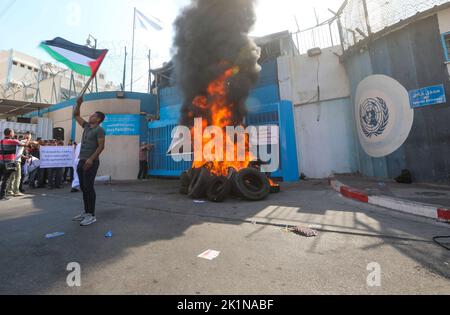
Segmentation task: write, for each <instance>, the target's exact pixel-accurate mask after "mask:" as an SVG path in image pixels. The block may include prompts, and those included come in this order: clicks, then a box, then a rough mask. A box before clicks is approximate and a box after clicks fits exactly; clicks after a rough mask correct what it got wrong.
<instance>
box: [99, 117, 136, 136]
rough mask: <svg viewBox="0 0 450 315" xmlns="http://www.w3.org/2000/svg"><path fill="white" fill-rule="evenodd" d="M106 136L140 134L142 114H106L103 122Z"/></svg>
mask: <svg viewBox="0 0 450 315" xmlns="http://www.w3.org/2000/svg"><path fill="white" fill-rule="evenodd" d="M102 127H103V129H105V133H106V136H139V135H140V134H141V116H140V115H106V119H105V121H104V122H103V124H102Z"/></svg>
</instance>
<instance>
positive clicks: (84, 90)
mask: <svg viewBox="0 0 450 315" xmlns="http://www.w3.org/2000/svg"><path fill="white" fill-rule="evenodd" d="M94 78H95V75H94V76H91V77H90V78H89V80H88V81H87V82H86V84H85V85H84V88H83V89H82V90H81V92H80V95H79V96H78V97H83V96H84V94H86V91H87V89H88V88H89V85H90V84H91V82H92V80H94Z"/></svg>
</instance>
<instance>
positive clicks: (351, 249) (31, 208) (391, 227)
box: [0, 179, 450, 295]
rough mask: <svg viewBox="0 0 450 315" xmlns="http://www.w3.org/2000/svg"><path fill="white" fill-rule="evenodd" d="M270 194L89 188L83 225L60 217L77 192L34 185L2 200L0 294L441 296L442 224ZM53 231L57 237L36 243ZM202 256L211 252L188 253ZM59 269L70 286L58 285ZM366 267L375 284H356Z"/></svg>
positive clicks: (317, 186) (445, 284)
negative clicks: (304, 233)
mask: <svg viewBox="0 0 450 315" xmlns="http://www.w3.org/2000/svg"><path fill="white" fill-rule="evenodd" d="M282 189H283V192H282V193H280V194H277V195H271V196H270V198H269V199H267V200H265V201H262V202H255V203H250V202H245V201H240V200H228V201H227V202H225V203H223V204H213V203H210V202H205V203H196V202H194V201H193V200H190V199H188V198H187V197H185V196H181V195H179V194H178V182H177V181H173V180H157V179H155V180H149V181H146V182H143V183H137V182H130V183H114V184H110V185H101V186H98V187H97V191H98V211H97V212H98V213H97V217H98V222H97V223H96V224H95V225H93V226H90V227H85V228H82V227H80V226H79V225H78V224H76V223H74V222H72V221H71V218H72V217H73V216H75V215H77V214H79V213H80V211H81V209H82V204H81V195H80V194H71V193H68V192H67V190H59V191H47V190H37V191H34V193H37V194H35V195H28V196H26V197H22V198H18V199H13V200H11V201H8V202H2V203H0V293H1V294H189V295H191V294H192V295H196V294H198V295H201V294H439V293H440V294H450V265H449V264H450V252H449V251H447V250H445V249H444V248H441V247H439V246H437V245H436V244H434V243H433V242H432V238H433V236H437V235H450V225H445V224H440V223H436V222H433V221H431V220H426V219H421V218H417V217H414V216H409V215H405V214H400V213H395V212H392V211H389V210H385V209H382V208H377V207H373V206H370V205H367V204H360V203H357V202H354V201H351V200H347V199H344V198H342V197H341V196H339V195H338V194H337V193H335V192H334V191H332V190H331V189H330V188H329V187H328V185H327V183H326V182H321V181H311V182H302V183H298V184H286V185H282ZM285 225H301V226H311V227H313V228H316V229H317V230H318V231H319V232H318V233H319V235H318V236H317V237H315V238H304V237H301V236H298V235H295V234H292V233H288V232H287V231H286V229H285V228H283V227H282V226H285ZM108 231H112V233H113V236H112V238H105V236H104V235H105V233H106V232H108ZM53 232H64V233H65V235H64V236H61V237H58V238H53V239H46V238H45V237H44V236H45V235H46V234H48V233H53ZM208 249H212V250H217V251H220V252H221V253H220V255H219V257H218V258H216V259H215V260H212V261H208V260H204V259H201V258H198V257H197V256H198V255H199V254H200V253H202V252H204V251H205V250H208ZM71 262H76V263H78V264H79V265H80V266H81V274H80V275H81V286H80V287H69V286H68V285H67V282H66V279H67V276H68V275H69V273H70V271H67V270H66V268H67V265H68V264H69V263H71ZM371 263H375V266H379V267H380V272H379V276H380V278H379V279H380V283H379V284H380V286H370V285H369V284H370V283H368V282H367V278H368V276H369V274H370V275H373V273H372V271H374V270H375V269H371V270H368V265H369V264H371ZM372 265H373V264H372ZM372 265H369V266H372ZM370 279H377V278H370ZM372 284H374V283H372ZM375 284H377V283H376V282H375Z"/></svg>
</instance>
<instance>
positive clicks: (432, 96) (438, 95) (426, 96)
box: [409, 84, 447, 108]
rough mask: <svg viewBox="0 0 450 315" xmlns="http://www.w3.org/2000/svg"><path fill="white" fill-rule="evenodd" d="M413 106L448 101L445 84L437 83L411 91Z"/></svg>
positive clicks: (410, 96) (410, 98)
mask: <svg viewBox="0 0 450 315" xmlns="http://www.w3.org/2000/svg"><path fill="white" fill-rule="evenodd" d="M409 102H410V103H411V107H412V108H417V107H423V106H429V105H437V104H443V103H446V102H447V100H446V98H445V88H444V85H443V84H441V85H435V86H430V87H425V88H422V89H417V90H412V91H410V92H409Z"/></svg>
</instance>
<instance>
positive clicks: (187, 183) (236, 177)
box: [180, 167, 280, 202]
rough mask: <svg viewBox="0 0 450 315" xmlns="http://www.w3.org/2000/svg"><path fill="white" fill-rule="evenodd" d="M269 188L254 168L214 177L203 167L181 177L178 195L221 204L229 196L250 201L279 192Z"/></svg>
mask: <svg viewBox="0 0 450 315" xmlns="http://www.w3.org/2000/svg"><path fill="white" fill-rule="evenodd" d="M279 188H280V187H279V186H271V185H270V182H269V179H268V178H267V176H266V175H265V174H264V173H261V172H260V171H259V170H258V169H256V168H251V167H250V168H245V169H242V170H241V171H239V172H236V171H234V170H231V171H230V173H229V176H228V177H224V176H215V175H213V174H211V172H210V171H209V170H208V169H207V168H205V167H203V168H198V169H191V170H189V171H186V172H184V173H183V174H182V175H181V188H180V193H181V194H185V195H188V196H189V197H190V198H193V199H200V198H205V197H206V198H208V200H210V201H212V202H223V201H225V199H227V198H228V197H229V196H230V195H231V194H233V195H235V196H236V197H240V198H243V199H246V200H250V201H259V200H263V199H265V198H267V196H268V195H269V194H270V193H277V192H279V191H280V189H279Z"/></svg>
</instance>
